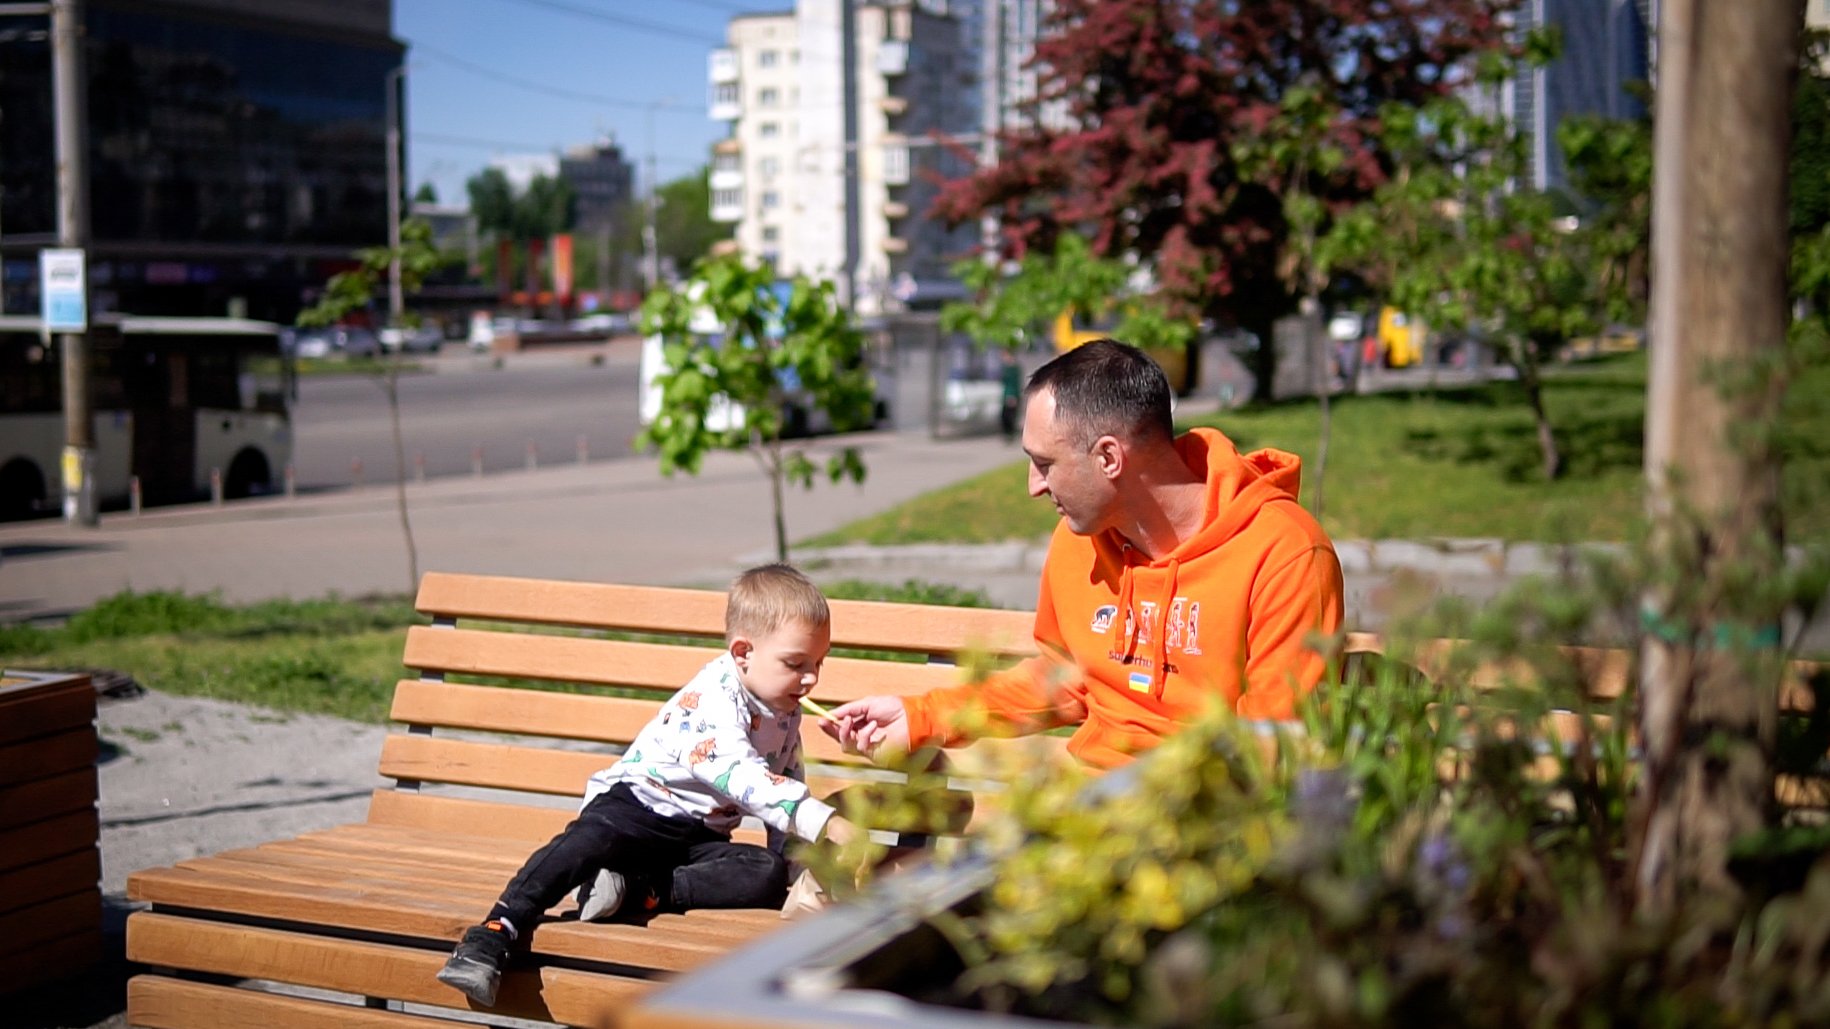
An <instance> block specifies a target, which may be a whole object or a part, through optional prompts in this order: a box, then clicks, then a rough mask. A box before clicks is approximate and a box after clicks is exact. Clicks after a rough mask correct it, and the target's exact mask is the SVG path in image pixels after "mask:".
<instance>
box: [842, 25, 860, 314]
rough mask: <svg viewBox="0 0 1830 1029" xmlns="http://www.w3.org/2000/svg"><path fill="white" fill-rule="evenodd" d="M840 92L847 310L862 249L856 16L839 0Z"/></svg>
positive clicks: (854, 296)
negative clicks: (843, 146) (843, 151)
mask: <svg viewBox="0 0 1830 1029" xmlns="http://www.w3.org/2000/svg"><path fill="white" fill-rule="evenodd" d="M839 63H840V72H839V93H840V96H841V115H842V117H843V118H844V119H845V123H844V124H843V125H842V126H841V127H840V132H841V133H842V134H843V137H844V145H845V154H844V160H843V166H844V169H845V263H844V266H843V267H842V268H841V269H840V273H839V302H840V303H842V304H844V305H845V306H846V307H847V308H848V309H851V310H856V309H857V306H858V263H859V260H860V258H861V256H862V255H861V253H860V250H861V248H862V240H861V238H860V236H861V231H862V230H861V227H860V226H859V224H858V217H859V212H858V205H859V203H860V202H861V196H860V193H859V188H858V16H857V7H856V5H855V4H854V3H853V2H852V0H839Z"/></svg>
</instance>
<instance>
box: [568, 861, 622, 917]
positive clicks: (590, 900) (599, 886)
mask: <svg viewBox="0 0 1830 1029" xmlns="http://www.w3.org/2000/svg"><path fill="white" fill-rule="evenodd" d="M628 892H629V882H628V880H626V879H624V878H623V873H621V872H612V871H611V870H609V869H608V868H600V869H598V870H597V878H595V879H593V880H591V881H590V882H588V883H586V884H585V885H584V887H583V888H582V889H580V890H579V891H578V918H579V921H581V922H602V921H604V920H605V919H607V918H609V917H610V916H611V915H614V914H616V912H617V910H618V909H620V908H621V907H622V906H623V897H624V895H626V894H627V893H628Z"/></svg>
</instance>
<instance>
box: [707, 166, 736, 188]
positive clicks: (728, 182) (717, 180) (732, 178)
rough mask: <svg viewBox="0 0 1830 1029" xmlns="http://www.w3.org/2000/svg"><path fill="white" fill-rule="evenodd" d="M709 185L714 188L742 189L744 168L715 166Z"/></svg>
mask: <svg viewBox="0 0 1830 1029" xmlns="http://www.w3.org/2000/svg"><path fill="white" fill-rule="evenodd" d="M708 185H709V186H710V187H711V188H712V189H742V188H743V169H742V168H719V167H716V166H714V167H713V168H712V174H711V179H710V182H709V183H708Z"/></svg>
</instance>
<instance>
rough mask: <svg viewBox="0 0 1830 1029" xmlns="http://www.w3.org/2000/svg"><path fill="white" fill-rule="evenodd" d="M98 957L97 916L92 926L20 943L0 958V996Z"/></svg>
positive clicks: (51, 978) (72, 971) (98, 896)
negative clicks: (21, 944) (2, 958)
mask: <svg viewBox="0 0 1830 1029" xmlns="http://www.w3.org/2000/svg"><path fill="white" fill-rule="evenodd" d="M101 905H102V900H101V893H100V891H99V890H98V891H97V892H96V896H95V907H96V909H97V910H98V911H99V910H100V909H101ZM101 960H102V927H101V925H100V922H99V920H98V922H97V924H96V926H95V927H94V928H92V929H88V930H79V931H76V932H73V933H71V934H69V935H67V936H60V937H57V938H56V939H48V940H41V941H35V942H33V943H31V944H30V945H29V946H23V947H22V948H21V949H20V950H19V951H17V952H16V953H14V954H12V955H10V956H9V957H8V958H7V960H5V961H0V997H4V996H6V995H7V994H9V993H13V992H15V991H18V990H23V989H25V988H26V987H28V986H43V985H44V984H46V983H49V982H56V981H57V980H59V979H67V978H69V977H70V976H72V975H74V974H76V973H77V972H80V971H82V970H83V969H86V968H93V967H94V966H95V965H96V964H97V963H99V962H100V961H101Z"/></svg>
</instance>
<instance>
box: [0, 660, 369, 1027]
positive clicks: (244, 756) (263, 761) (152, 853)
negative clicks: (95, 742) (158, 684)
mask: <svg viewBox="0 0 1830 1029" xmlns="http://www.w3.org/2000/svg"><path fill="white" fill-rule="evenodd" d="M98 727H99V730H100V735H101V740H102V759H101V766H100V770H101V825H102V832H101V849H102V891H103V894H104V900H103V905H104V911H103V924H104V927H105V930H106V931H107V933H108V948H109V957H108V959H107V960H105V961H104V962H103V964H102V965H101V966H100V967H99V968H96V969H94V970H92V971H91V972H89V973H88V974H86V975H84V976H82V977H80V978H77V979H75V980H72V981H68V982H64V983H58V984H54V985H50V986H47V987H45V988H43V989H40V990H37V991H34V992H31V993H28V994H26V995H24V996H23V997H18V998H13V999H11V1000H9V1002H8V1006H7V1009H6V1010H5V1011H4V1012H0V1024H4V1025H7V1026H15V1027H18V1029H49V1027H59V1029H66V1027H67V1029H79V1027H95V1029H119V1027H121V1026H124V1025H125V1018H124V1016H122V1015H121V1014H120V1012H121V1011H122V1009H123V1008H124V1006H125V999H124V998H125V981H126V977H127V975H128V974H130V972H129V969H128V968H127V966H126V963H125V960H124V959H123V958H122V956H121V953H122V950H121V948H122V938H121V932H122V923H123V921H124V919H125V918H126V914H127V912H128V911H129V910H131V905H130V904H129V903H128V902H127V900H126V898H125V891H126V888H127V876H128V873H130V872H133V871H135V870H138V869H141V868H151V867H156V866H160V865H169V864H172V863H174V862H177V861H182V860H184V859H186V858H191V857H197V856H199V855H203V854H213V853H216V852H218V851H222V850H228V849H231V848H235V847H245V846H253V845H255V844H258V843H261V842H264V841H266V840H272V839H278V838H282V837H286V836H295V835H298V834H299V833H303V832H310V831H312V830H315V829H323V828H328V827H330V826H334V825H340V824H343V823H346V822H355V821H360V820H362V819H363V818H364V817H365V816H366V815H367V812H368V797H369V793H370V791H371V790H373V789H375V788H376V787H377V786H380V785H382V784H383V780H382V779H381V777H380V776H379V775H377V774H376V771H375V763H376V756H377V755H378V754H380V752H381V738H382V736H383V735H384V734H385V733H386V729H384V728H383V727H381V726H378V725H363V724H360V723H355V722H346V721H344V720H342V719H337V718H326V717H318V716H311V715H288V714H275V713H272V712H268V711H263V710H261V709H257V708H248V707H243V706H240V705H236V704H227V703H222V702H219V701H210V700H201V699H193V698H188V697H173V696H167V695H165V694H160V693H152V692H148V693H144V694H142V695H140V696H138V697H132V698H128V699H119V700H117V699H109V698H106V697H104V698H102V700H101V706H100V710H99V715H98Z"/></svg>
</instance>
